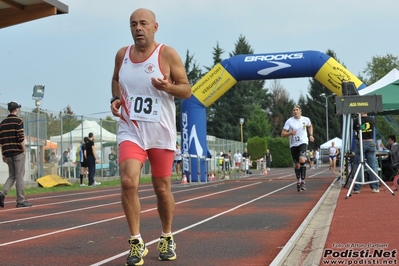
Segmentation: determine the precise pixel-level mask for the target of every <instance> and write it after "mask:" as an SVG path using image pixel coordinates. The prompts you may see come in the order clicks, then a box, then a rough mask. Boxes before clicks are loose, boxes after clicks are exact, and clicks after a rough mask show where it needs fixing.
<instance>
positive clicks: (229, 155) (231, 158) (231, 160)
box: [227, 150, 233, 169]
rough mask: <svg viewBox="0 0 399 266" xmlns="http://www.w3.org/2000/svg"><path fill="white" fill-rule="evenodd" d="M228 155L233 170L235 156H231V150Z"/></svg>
mask: <svg viewBox="0 0 399 266" xmlns="http://www.w3.org/2000/svg"><path fill="white" fill-rule="evenodd" d="M227 155H228V158H229V165H230V169H233V155H232V154H231V150H229V153H228V154H227Z"/></svg>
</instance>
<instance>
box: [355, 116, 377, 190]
mask: <svg viewBox="0 0 399 266" xmlns="http://www.w3.org/2000/svg"><path fill="white" fill-rule="evenodd" d="M359 122H360V121H359V119H358V118H356V119H354V122H353V130H354V131H355V133H356V134H357V137H358V138H357V140H356V145H355V159H354V168H353V169H355V171H356V170H357V168H358V167H359V164H360V152H361V151H360V139H359V135H360V134H362V146H363V159H366V163H367V164H368V165H369V166H370V168H371V169H373V171H374V173H377V164H376V155H375V153H376V143H375V142H374V130H375V122H374V119H373V118H372V117H369V116H368V115H367V113H362V114H361V124H360V123H359ZM369 175H370V182H372V183H370V188H371V191H372V192H373V193H378V192H380V190H379V188H378V187H379V183H378V180H377V178H376V176H375V175H374V174H373V173H369ZM356 181H358V182H361V181H362V175H361V173H360V174H358V176H357V178H356ZM361 186H362V185H361V184H355V186H354V189H353V193H354V194H359V193H360V188H361Z"/></svg>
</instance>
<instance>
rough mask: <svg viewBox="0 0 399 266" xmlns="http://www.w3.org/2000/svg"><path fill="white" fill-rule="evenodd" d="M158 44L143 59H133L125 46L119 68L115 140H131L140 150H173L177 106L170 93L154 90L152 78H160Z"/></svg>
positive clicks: (160, 46)
mask: <svg viewBox="0 0 399 266" xmlns="http://www.w3.org/2000/svg"><path fill="white" fill-rule="evenodd" d="M162 46H163V45H162V44H159V45H158V46H157V47H156V48H155V50H154V51H153V52H152V54H151V55H150V56H149V58H147V59H146V60H144V61H142V62H133V61H132V60H131V58H130V51H131V49H132V48H133V45H131V46H129V47H128V48H127V49H126V52H125V56H124V58H123V61H122V65H121V68H120V70H119V84H120V90H121V100H122V106H121V118H120V120H119V122H120V123H119V129H118V143H121V142H122V141H126V140H127V141H132V142H134V143H136V144H137V145H139V146H140V147H141V148H142V149H144V150H148V149H152V148H158V149H167V150H173V151H174V150H175V149H176V107H175V103H174V100H173V99H174V98H173V96H172V95H170V94H168V93H166V92H164V91H159V90H157V89H156V88H155V87H154V86H152V84H151V77H157V78H163V76H164V75H163V73H162V71H161V68H160V65H159V60H160V59H159V58H160V51H161V48H162Z"/></svg>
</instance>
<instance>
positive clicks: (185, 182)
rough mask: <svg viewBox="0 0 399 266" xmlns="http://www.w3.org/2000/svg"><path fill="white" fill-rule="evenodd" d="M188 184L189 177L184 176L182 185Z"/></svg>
mask: <svg viewBox="0 0 399 266" xmlns="http://www.w3.org/2000/svg"><path fill="white" fill-rule="evenodd" d="M187 183H188V182H187V177H186V174H183V178H182V180H181V184H182V185H185V184H187Z"/></svg>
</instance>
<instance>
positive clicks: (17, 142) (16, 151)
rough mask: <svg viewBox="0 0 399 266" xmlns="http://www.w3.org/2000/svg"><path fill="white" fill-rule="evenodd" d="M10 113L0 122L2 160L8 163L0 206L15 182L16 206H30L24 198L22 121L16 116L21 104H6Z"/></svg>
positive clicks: (24, 149) (2, 205)
mask: <svg viewBox="0 0 399 266" xmlns="http://www.w3.org/2000/svg"><path fill="white" fill-rule="evenodd" d="M7 107H8V111H9V112H10V114H9V115H8V116H7V117H6V118H5V119H4V120H3V121H2V122H1V123H0V145H1V153H2V156H3V162H5V163H6V164H7V165H8V178H7V180H6V182H5V184H4V187H3V189H2V190H1V191H0V207H2V208H3V207H4V198H5V196H6V195H7V193H8V191H9V190H10V189H11V187H12V186H13V185H14V184H15V188H16V192H17V208H20V207H31V206H32V203H30V202H27V201H26V199H25V185H24V176H25V154H26V147H25V134H24V121H23V120H22V119H21V118H20V117H18V114H19V109H20V108H21V105H20V104H18V103H17V102H9V103H8V104H7Z"/></svg>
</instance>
